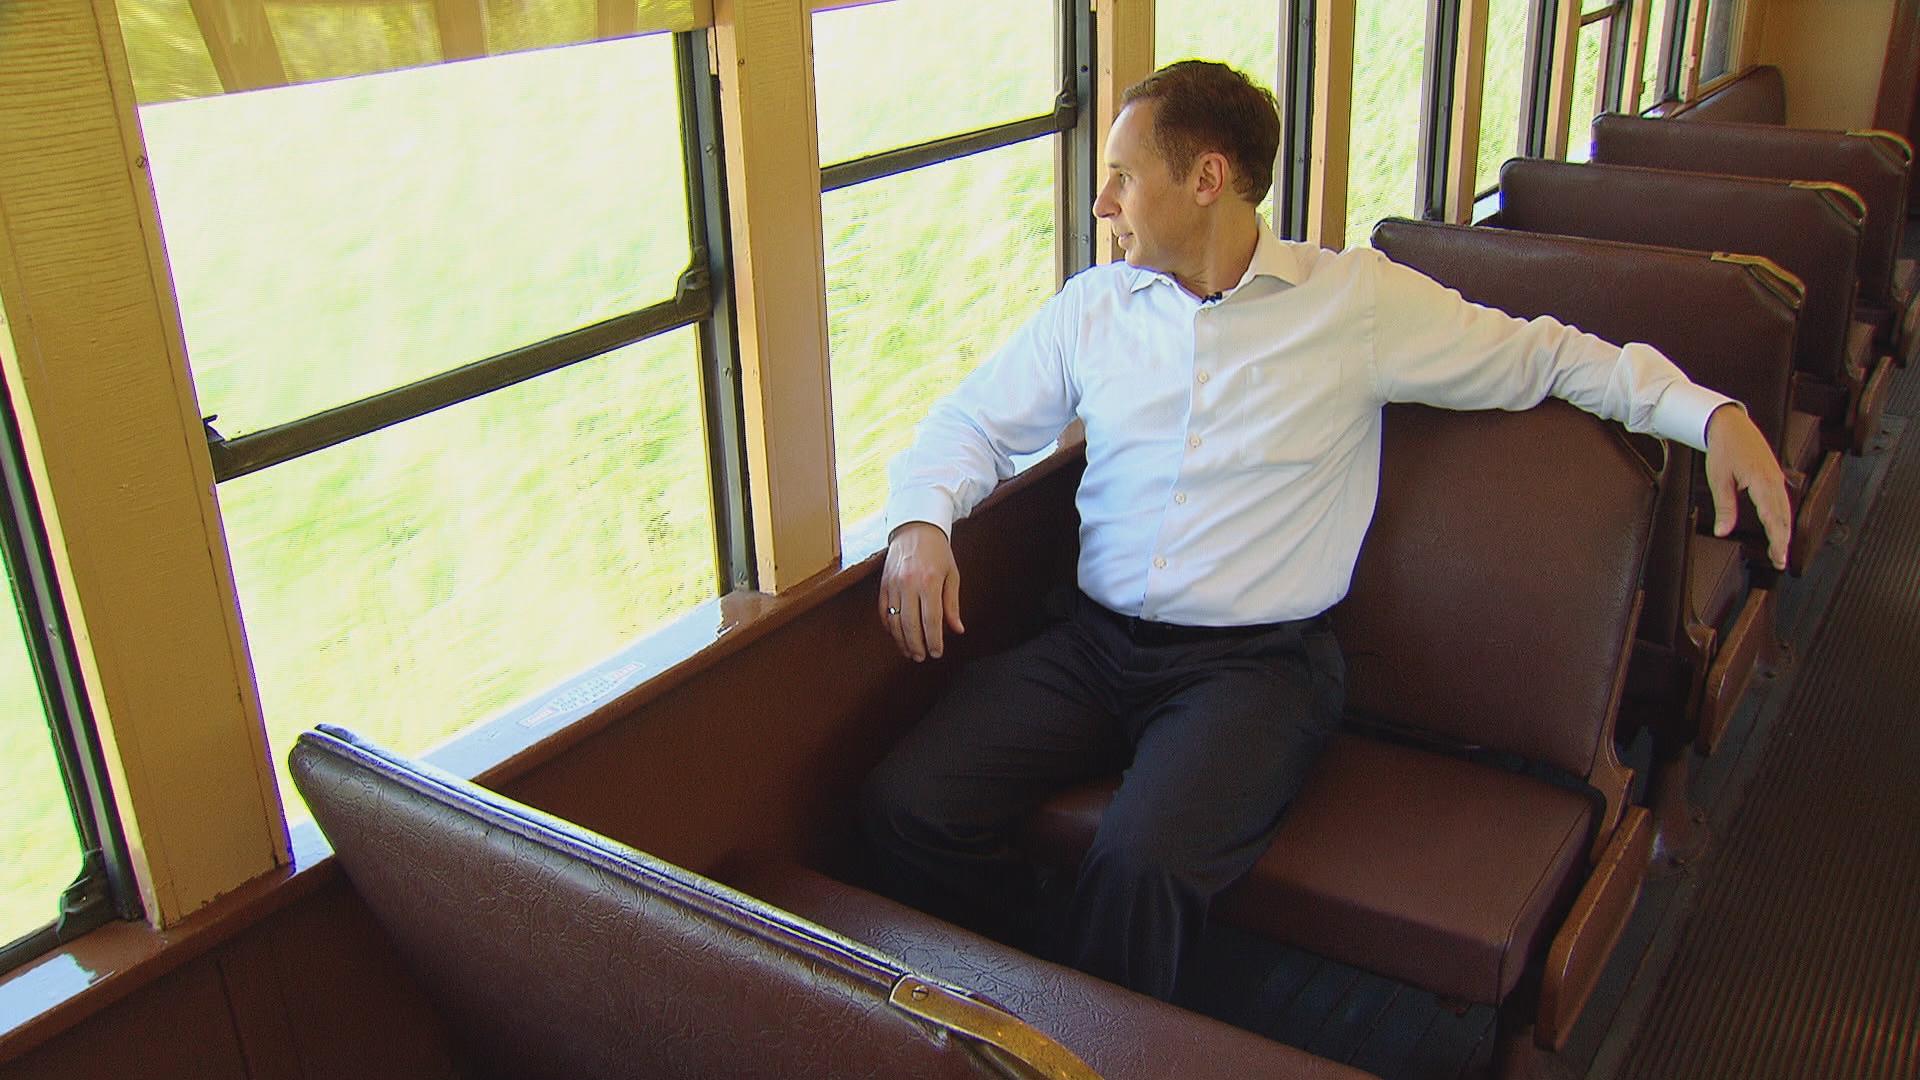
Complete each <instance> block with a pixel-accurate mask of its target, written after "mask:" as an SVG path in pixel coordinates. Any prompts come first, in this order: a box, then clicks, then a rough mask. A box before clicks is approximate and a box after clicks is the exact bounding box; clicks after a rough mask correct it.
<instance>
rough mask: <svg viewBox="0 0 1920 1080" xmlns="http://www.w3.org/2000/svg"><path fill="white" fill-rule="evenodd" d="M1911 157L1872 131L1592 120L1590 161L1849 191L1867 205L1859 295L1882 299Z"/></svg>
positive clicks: (1902, 220)
mask: <svg viewBox="0 0 1920 1080" xmlns="http://www.w3.org/2000/svg"><path fill="white" fill-rule="evenodd" d="M1912 156H1913V155H1912V152H1911V150H1910V149H1909V148H1908V146H1907V144H1906V143H1905V142H1903V141H1901V140H1899V139H1898V138H1896V137H1894V136H1891V135H1889V134H1887V133H1886V132H1878V131H1856V132H1847V131H1809V130H1806V129H1804V128H1787V127H1777V126H1774V125H1770V124H1732V123H1718V122H1715V123H1707V122H1700V123H1692V124H1687V125H1685V126H1675V125H1671V124H1665V123H1662V122H1660V121H1658V120H1647V119H1643V118H1641V117H1637V116H1616V115H1607V116H1601V117H1599V118H1597V119H1595V120H1594V122H1593V160H1594V161H1595V162H1596V163H1599V164H1604V165H1638V166H1643V167H1646V168H1653V169H1672V170H1675V171H1681V172H1708V173H1725V174H1726V175H1728V176H1757V177H1765V178H1768V179H1773V180H1821V181H1825V182H1827V183H1832V184H1840V185H1842V186H1844V187H1847V188H1850V189H1851V190H1852V191H1853V192H1854V193H1855V194H1856V195H1859V196H1860V199H1861V201H1862V202H1864V203H1866V205H1867V221H1866V228H1865V231H1864V232H1863V234H1862V235H1861V239H1860V266H1859V274H1860V292H1861V295H1863V296H1865V297H1866V298H1867V299H1869V300H1872V301H1874V302H1876V303H1885V302H1886V301H1887V294H1888V290H1889V288H1890V287H1891V285H1892V282H1893V263H1894V259H1895V258H1897V257H1898V256H1899V254H1900V236H1901V232H1902V230H1903V229H1904V228H1905V227H1906V221H1907V186H1908V184H1910V183H1911V182H1912V181H1911V176H1910V173H1911V165H1912V162H1911V158H1912Z"/></svg>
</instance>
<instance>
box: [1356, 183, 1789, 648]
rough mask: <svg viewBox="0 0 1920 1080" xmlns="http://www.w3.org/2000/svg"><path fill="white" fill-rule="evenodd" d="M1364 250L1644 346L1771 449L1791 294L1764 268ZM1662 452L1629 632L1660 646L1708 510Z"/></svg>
mask: <svg viewBox="0 0 1920 1080" xmlns="http://www.w3.org/2000/svg"><path fill="white" fill-rule="evenodd" d="M1373 247H1374V248H1375V249H1376V250H1378V251H1380V252H1381V253H1383V254H1385V255H1386V256H1387V257H1388V258H1390V259H1392V260H1394V261H1395V262H1398V263H1402V264H1404V265H1407V266H1411V267H1413V268H1414V269H1416V270H1419V271H1420V272H1421V273H1424V274H1426V275H1427V276H1429V277H1431V278H1433V279H1434V280H1436V281H1439V282H1440V283H1441V284H1443V285H1447V286H1449V287H1451V288H1454V289H1457V290H1459V292H1460V294H1461V295H1462V296H1464V297H1465V298H1467V299H1468V300H1471V301H1473V302H1474V303H1476V304H1485V305H1487V306H1489V307H1495V308H1499V309H1500V310H1502V311H1505V312H1507V313H1508V314H1510V315H1514V316H1518V317H1520V318H1533V317H1535V316H1539V315H1551V316H1553V317H1554V318H1557V319H1560V320H1562V321H1564V322H1567V323H1569V324H1571V325H1574V326H1578V327H1580V328H1581V329H1583V330H1586V331H1588V332H1589V333H1593V334H1598V335H1599V336H1601V337H1603V338H1606V339H1608V340H1610V341H1641V342H1645V343H1646V344H1649V345H1652V346H1653V347H1654V348H1656V349H1659V350H1660V351H1661V352H1662V353H1664V354H1666V355H1667V356H1668V357H1669V358H1671V359H1672V360H1673V361H1674V362H1675V363H1676V364H1678V365H1679V366H1680V368H1681V370H1683V371H1685V372H1686V373H1687V375H1688V376H1689V377H1690V378H1692V379H1693V380H1694V381H1695V382H1698V383H1700V384H1702V385H1704V386H1708V387H1711V388H1712V389H1715V390H1718V391H1720V392H1721V393H1723V394H1726V395H1728V396H1730V397H1732V398H1734V399H1736V400H1738V401H1741V402H1743V403H1744V404H1745V405H1746V406H1747V411H1748V414H1749V415H1750V416H1751V417H1752V418H1753V421H1754V423H1755V425H1756V426H1758V427H1759V428H1760V430H1761V433H1762V434H1764V435H1766V437H1767V440H1768V442H1769V443H1770V444H1771V445H1772V446H1773V447H1774V449H1775V451H1776V452H1778V451H1779V449H1780V444H1781V439H1782V436H1783V433H1784V430H1785V423H1786V412H1787V407H1788V397H1789V394H1790V392H1791V389H1792V375H1793V343H1794V331H1795V326H1796V321H1797V319H1798V317H1799V296H1798V294H1797V293H1795V292H1793V291H1792V290H1791V289H1790V288H1789V287H1788V283H1786V282H1785V281H1783V280H1782V279H1781V278H1780V277H1779V276H1778V275H1776V274H1774V273H1773V272H1771V271H1770V270H1769V269H1767V268H1765V267H1762V266H1756V265H1753V264H1751V263H1747V262H1733V261H1727V260H1725V259H1722V258H1717V257H1715V256H1711V255H1707V254H1703V253H1701V252H1693V251H1680V250H1677V249H1674V248H1652V247H1641V246H1638V245H1631V244H1618V243H1614V242H1611V241H1606V240H1588V239H1584V238H1581V237H1568V236H1551V235H1546V234H1542V233H1522V232H1512V231H1509V230H1503V229H1478V228H1467V227H1465V226H1460V225H1442V224H1437V223H1434V222H1422V221H1407V220H1404V219H1398V218H1389V219H1387V220H1386V221H1383V222H1381V223H1380V224H1379V225H1378V226H1376V227H1375V228H1374V231H1373ZM1668 454H1669V460H1668V461H1667V463H1666V468H1665V470H1664V474H1663V475H1664V479H1663V481H1662V484H1661V496H1660V502H1659V509H1658V511H1657V513H1656V516H1655V524H1654V536H1653V541H1652V544H1651V547H1650V549H1649V551H1648V554H1647V566H1646V573H1645V577H1644V578H1643V585H1644V586H1645V589H1646V607H1645V610H1644V611H1643V612H1642V613H1641V618H1640V633H1639V636H1640V637H1641V638H1642V639H1643V640H1647V641H1652V642H1655V643H1658V644H1661V645H1673V644H1676V643H1677V642H1678V641H1679V637H1680V634H1681V633H1682V629H1681V627H1682V620H1683V619H1684V617H1685V599H1686V578H1685V574H1686V550H1685V549H1686V544H1687V537H1688V536H1689V535H1690V534H1691V533H1692V531H1693V528H1692V522H1691V518H1690V515H1689V507H1690V506H1694V505H1698V506H1701V507H1703V509H1704V512H1706V513H1711V509H1710V505H1711V503H1710V496H1709V495H1708V494H1707V493H1706V490H1705V482H1704V477H1703V476H1701V477H1698V484H1697V486H1698V488H1699V490H1698V491H1696V490H1695V487H1696V469H1695V465H1694V455H1693V451H1692V450H1691V449H1689V448H1687V447H1684V446H1672V447H1669V448H1668ZM1642 456H1643V457H1648V459H1649V460H1657V457H1654V456H1649V455H1648V454H1646V453H1644V452H1643V454H1642Z"/></svg>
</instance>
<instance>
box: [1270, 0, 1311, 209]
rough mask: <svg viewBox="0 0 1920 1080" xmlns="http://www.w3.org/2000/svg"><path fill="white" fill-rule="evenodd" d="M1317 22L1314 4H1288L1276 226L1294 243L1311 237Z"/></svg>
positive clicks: (1287, 0) (1280, 80)
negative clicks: (1309, 212) (1315, 23)
mask: <svg viewBox="0 0 1920 1080" xmlns="http://www.w3.org/2000/svg"><path fill="white" fill-rule="evenodd" d="M1313 21H1314V0H1282V3H1281V12H1280V70H1279V71H1277V72H1275V76H1276V77H1275V79H1274V89H1275V93H1276V96H1277V97H1278V98H1279V104H1280V109H1281V120H1282V124H1281V142H1280V168H1279V169H1278V171H1277V172H1276V177H1277V183H1278V184H1279V190H1277V191H1275V192H1274V198H1273V204H1274V205H1273V217H1274V222H1273V226H1274V231H1275V232H1277V233H1279V234H1280V235H1281V236H1282V237H1285V238H1286V239H1288V240H1305V239H1306V238H1307V208H1308V202H1309V197H1310V195H1311V194H1312V188H1311V185H1312V183H1313V78H1314V41H1313Z"/></svg>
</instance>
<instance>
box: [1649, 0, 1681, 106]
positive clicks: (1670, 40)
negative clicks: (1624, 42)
mask: <svg viewBox="0 0 1920 1080" xmlns="http://www.w3.org/2000/svg"><path fill="white" fill-rule="evenodd" d="M1648 4H1649V6H1650V8H1651V10H1650V11H1648V13H1647V51H1646V59H1645V60H1644V61H1643V62H1642V66H1641V69H1640V101H1639V107H1640V108H1641V109H1650V108H1652V107H1653V106H1655V105H1658V104H1660V103H1661V102H1663V101H1672V100H1673V99H1675V98H1677V97H1679V96H1680V95H1679V94H1678V93H1677V92H1676V89H1675V88H1676V87H1677V86H1679V79H1680V56H1679V48H1678V46H1679V44H1680V39H1681V37H1682V36H1683V35H1682V34H1681V32H1680V29H1681V26H1682V25H1683V23H1684V21H1685V19H1686V14H1687V0H1648Z"/></svg>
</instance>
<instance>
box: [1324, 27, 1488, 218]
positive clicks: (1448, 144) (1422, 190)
mask: <svg viewBox="0 0 1920 1080" xmlns="http://www.w3.org/2000/svg"><path fill="white" fill-rule="evenodd" d="M1460 8H1461V4H1460V0H1431V2H1430V3H1429V4H1428V5H1427V38H1426V53H1427V62H1426V64H1425V65H1423V70H1422V71H1421V73H1420V151H1419V153H1420V160H1419V164H1418V166H1417V167H1416V180H1415V187H1416V192H1417V194H1416V195H1415V200H1416V205H1417V207H1418V214H1419V216H1420V218H1421V219H1423V220H1426V221H1442V220H1445V218H1446V206H1447V158H1448V156H1449V155H1450V154H1451V153H1452V149H1453V147H1452V142H1453V125H1452V124H1451V123H1450V122H1449V121H1450V120H1451V118H1452V116H1453V107H1454V101H1453V90H1454V75H1455V73H1456V71H1457V70H1458V68H1459V64H1460ZM1348 242H1349V243H1351V242H1352V238H1351V237H1350V238H1348Z"/></svg>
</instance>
